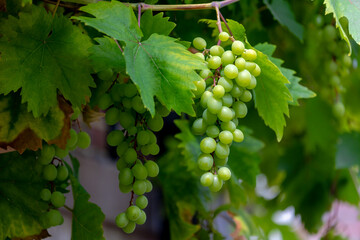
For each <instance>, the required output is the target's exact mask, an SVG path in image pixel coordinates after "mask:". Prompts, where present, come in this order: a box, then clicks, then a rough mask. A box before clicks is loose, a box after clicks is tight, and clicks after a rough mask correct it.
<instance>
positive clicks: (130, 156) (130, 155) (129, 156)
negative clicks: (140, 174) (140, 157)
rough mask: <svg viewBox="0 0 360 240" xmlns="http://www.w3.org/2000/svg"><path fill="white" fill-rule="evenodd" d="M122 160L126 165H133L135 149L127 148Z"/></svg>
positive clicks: (135, 154)
mask: <svg viewBox="0 0 360 240" xmlns="http://www.w3.org/2000/svg"><path fill="white" fill-rule="evenodd" d="M124 160H125V162H127V163H128V164H133V163H134V162H135V161H136V160H137V153H136V151H135V149H133V148H128V149H127V150H126V151H125V153H124Z"/></svg>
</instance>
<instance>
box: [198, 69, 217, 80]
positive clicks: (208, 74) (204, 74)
mask: <svg viewBox="0 0 360 240" xmlns="http://www.w3.org/2000/svg"><path fill="white" fill-rule="evenodd" d="M199 75H200V77H202V78H203V79H206V78H208V77H211V76H213V75H214V74H213V73H212V71H210V69H204V70H201V72H200V73H199Z"/></svg>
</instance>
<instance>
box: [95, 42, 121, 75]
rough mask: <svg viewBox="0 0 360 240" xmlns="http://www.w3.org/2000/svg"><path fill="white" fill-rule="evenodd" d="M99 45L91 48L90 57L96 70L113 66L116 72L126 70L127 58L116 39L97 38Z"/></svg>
mask: <svg viewBox="0 0 360 240" xmlns="http://www.w3.org/2000/svg"><path fill="white" fill-rule="evenodd" d="M94 40H95V41H96V42H97V43H99V44H97V45H94V46H92V47H91V48H89V53H90V56H89V59H90V61H91V63H92V66H93V68H94V70H95V72H100V71H104V70H106V69H108V68H112V69H113V70H114V71H115V72H118V73H119V72H125V59H124V56H123V54H122V52H121V50H120V48H119V47H118V45H117V44H116V42H115V40H114V39H111V38H109V37H106V36H105V37H102V38H95V39H94Z"/></svg>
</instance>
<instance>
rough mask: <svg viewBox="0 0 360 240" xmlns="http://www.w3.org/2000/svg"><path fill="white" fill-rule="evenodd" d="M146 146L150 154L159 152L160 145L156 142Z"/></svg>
mask: <svg viewBox="0 0 360 240" xmlns="http://www.w3.org/2000/svg"><path fill="white" fill-rule="evenodd" d="M146 147H147V148H148V151H149V154H151V155H158V154H159V152H160V147H159V145H157V144H156V143H152V144H149V145H146Z"/></svg>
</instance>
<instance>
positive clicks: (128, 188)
mask: <svg viewBox="0 0 360 240" xmlns="http://www.w3.org/2000/svg"><path fill="white" fill-rule="evenodd" d="M119 189H120V191H121V192H122V193H129V192H131V191H132V190H133V186H132V185H131V184H130V185H123V184H121V183H119Z"/></svg>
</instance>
